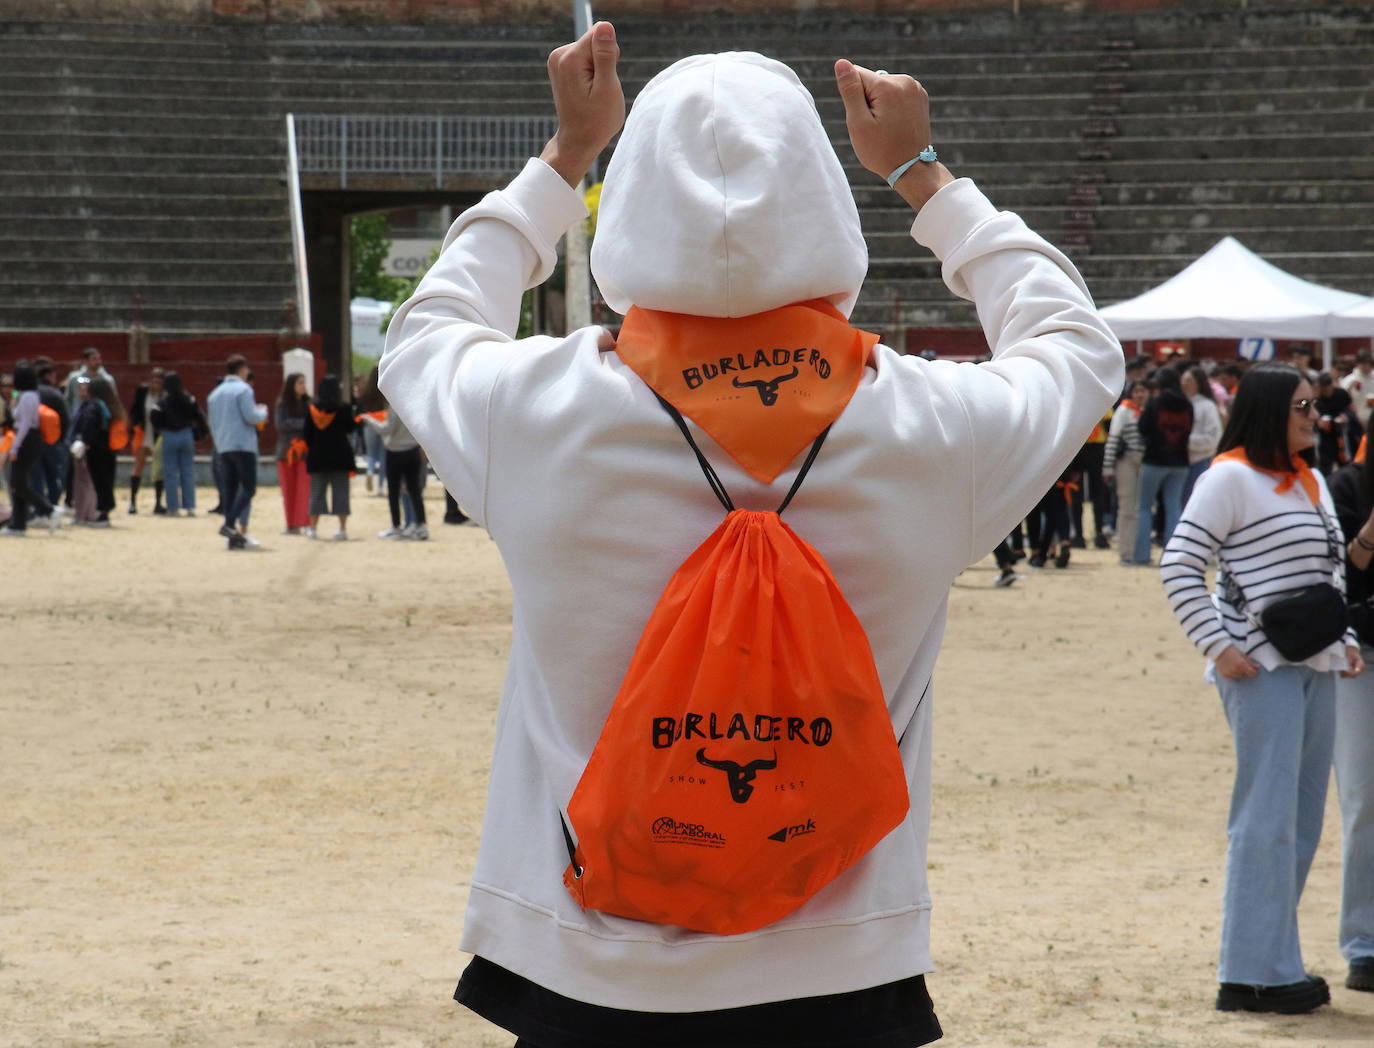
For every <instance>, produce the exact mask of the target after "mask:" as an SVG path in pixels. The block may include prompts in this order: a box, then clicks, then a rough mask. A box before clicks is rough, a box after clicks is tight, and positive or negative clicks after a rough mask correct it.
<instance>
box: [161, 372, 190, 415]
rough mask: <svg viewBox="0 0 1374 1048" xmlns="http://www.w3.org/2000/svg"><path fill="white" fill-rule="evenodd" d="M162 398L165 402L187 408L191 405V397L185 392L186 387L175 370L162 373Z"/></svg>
mask: <svg viewBox="0 0 1374 1048" xmlns="http://www.w3.org/2000/svg"><path fill="white" fill-rule="evenodd" d="M162 399H163V401H164V402H165V403H167V404H176V405H177V406H178V407H182V408H185V409H187V410H189V409H190V407H191V403H192V401H191V398H190V397H189V396H187V394H186V387H185V386H183V385H182V384H181V376H180V375H178V374H177V373H176V372H175V371H167V372H164V373H163V376H162Z"/></svg>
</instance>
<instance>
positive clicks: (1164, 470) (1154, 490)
mask: <svg viewBox="0 0 1374 1048" xmlns="http://www.w3.org/2000/svg"><path fill="white" fill-rule="evenodd" d="M1187 480H1188V467H1187V466H1156V465H1154V464H1153V463H1149V462H1142V463H1141V464H1140V489H1139V496H1138V498H1137V500H1136V533H1135V550H1134V551H1133V552H1134V556H1133V557H1132V559H1133V560H1134V561H1135V562H1136V563H1137V564H1148V563H1149V562H1150V533H1151V532H1152V531H1153V530H1154V526H1153V525H1154V513H1155V498H1156V497H1158V495H1159V493H1160V492H1161V491H1163V492H1164V541H1165V542H1168V541H1169V539H1170V538H1172V537H1173V534H1174V528H1175V527H1176V526H1177V524H1178V517H1179V514H1180V513H1182V512H1183V485H1184V483H1185V482H1186V481H1187Z"/></svg>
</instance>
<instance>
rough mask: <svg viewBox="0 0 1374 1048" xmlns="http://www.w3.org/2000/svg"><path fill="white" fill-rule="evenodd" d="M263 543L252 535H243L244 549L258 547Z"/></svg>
mask: <svg viewBox="0 0 1374 1048" xmlns="http://www.w3.org/2000/svg"><path fill="white" fill-rule="evenodd" d="M261 545H262V543H261V542H259V541H258V540H257V539H255V538H253V536H252V535H245V536H243V548H244V549H258V548H259V547H260V546H261Z"/></svg>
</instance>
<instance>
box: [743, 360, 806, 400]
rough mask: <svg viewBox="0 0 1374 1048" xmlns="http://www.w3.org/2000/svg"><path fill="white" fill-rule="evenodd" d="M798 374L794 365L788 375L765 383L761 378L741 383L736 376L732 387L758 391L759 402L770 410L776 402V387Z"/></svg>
mask: <svg viewBox="0 0 1374 1048" xmlns="http://www.w3.org/2000/svg"><path fill="white" fill-rule="evenodd" d="M799 374H801V371H800V369H799V368H797V366H796V365H795V364H794V365H793V366H792V373H791V374H790V375H779V376H778V377H777V378H773V379H769V380H768V381H766V382H765V381H764V380H763V379H761V378H753V379H749V380H748V381H747V382H743V381H741V380H740V379H739V377H738V376H736V377H735V379H734V386H735V388H736V389H747V388H748V387H750V386H753V387H754V388H755V389H756V390H758V393H759V400H761V401H763V406H764V407H766V408H771V407H772V406H773V405H774V404H776V403H777V402H778V386H779V385H780V384H781V383H783V382H786V381H787V380H788V379H792V378H796V377H797V376H798V375H799Z"/></svg>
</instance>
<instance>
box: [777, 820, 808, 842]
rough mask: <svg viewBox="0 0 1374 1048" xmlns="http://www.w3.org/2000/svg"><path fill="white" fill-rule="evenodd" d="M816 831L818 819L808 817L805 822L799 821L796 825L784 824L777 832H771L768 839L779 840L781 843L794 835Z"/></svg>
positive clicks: (799, 835) (798, 835)
mask: <svg viewBox="0 0 1374 1048" xmlns="http://www.w3.org/2000/svg"><path fill="white" fill-rule="evenodd" d="M815 832H816V820H815V819H807V820H806V821H805V822H800V823H797V824H796V825H795V826H784V827H783V828H782V829H780V830H779V831H778V832H777V833H770V834H769V835H768V839H769V840H770V841H777V842H778V843H779V844H786V843H787V842H788V841H790V840H791V839H792V838H793V837H801V836H804V835H805V834H808V833H815Z"/></svg>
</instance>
